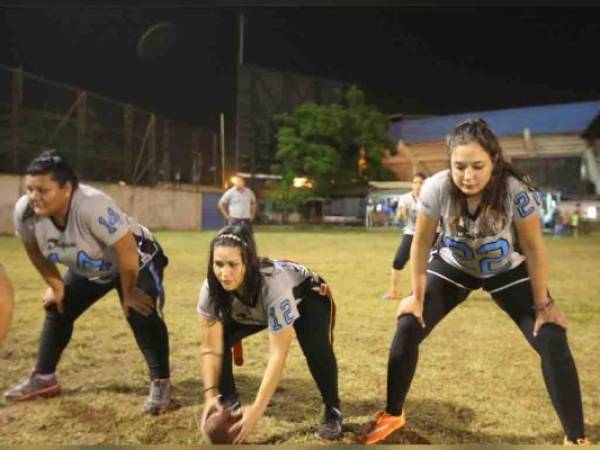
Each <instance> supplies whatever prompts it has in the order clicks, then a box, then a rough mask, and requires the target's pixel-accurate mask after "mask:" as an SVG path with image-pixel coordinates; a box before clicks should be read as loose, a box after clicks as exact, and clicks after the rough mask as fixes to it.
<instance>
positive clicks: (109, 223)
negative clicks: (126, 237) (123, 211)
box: [98, 207, 123, 234]
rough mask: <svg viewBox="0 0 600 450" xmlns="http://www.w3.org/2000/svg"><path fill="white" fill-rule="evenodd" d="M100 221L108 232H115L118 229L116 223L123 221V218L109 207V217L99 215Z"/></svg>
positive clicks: (119, 223)
mask: <svg viewBox="0 0 600 450" xmlns="http://www.w3.org/2000/svg"><path fill="white" fill-rule="evenodd" d="M98 223H99V224H100V225H102V226H104V227H106V230H107V231H108V234H115V233H116V231H117V227H116V225H121V224H122V223H123V218H122V217H121V216H120V215H119V214H118V213H117V212H116V211H115V210H114V209H112V208H111V207H109V208H108V219H105V218H104V217H98Z"/></svg>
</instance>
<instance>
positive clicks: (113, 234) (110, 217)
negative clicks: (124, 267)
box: [13, 184, 154, 280]
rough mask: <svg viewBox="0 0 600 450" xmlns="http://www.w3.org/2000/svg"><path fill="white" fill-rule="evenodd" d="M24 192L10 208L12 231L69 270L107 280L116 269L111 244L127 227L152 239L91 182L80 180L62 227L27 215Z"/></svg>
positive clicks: (116, 260) (114, 273)
mask: <svg viewBox="0 0 600 450" xmlns="http://www.w3.org/2000/svg"><path fill="white" fill-rule="evenodd" d="M28 204H29V202H28V199H27V195H24V196H22V197H21V198H20V199H19V200H18V201H17V203H16V205H15V209H14V217H13V219H14V223H15V229H16V234H17V236H19V237H20V238H21V239H22V240H23V241H24V242H37V245H38V247H39V248H40V251H41V252H42V254H43V255H44V256H45V257H46V258H47V259H48V260H49V261H50V262H52V263H55V264H56V263H60V264H63V265H65V266H67V267H68V268H69V269H70V270H71V271H73V273H75V274H76V275H80V276H82V277H86V278H88V279H91V280H100V279H103V280H108V279H111V278H112V277H113V276H114V275H116V274H117V273H118V272H119V267H118V259H117V254H116V252H115V251H114V250H113V249H112V247H111V246H112V245H113V244H114V243H115V242H117V241H118V240H119V239H121V238H122V237H123V236H125V234H126V233H127V232H128V231H131V232H132V233H133V234H134V235H137V236H140V237H143V238H145V239H146V240H154V238H153V237H152V234H151V233H150V232H149V231H148V230H147V229H146V228H145V227H142V226H141V225H139V224H138V223H137V222H136V221H134V220H132V219H130V218H129V217H128V216H127V215H126V214H124V213H123V212H122V211H121V210H120V209H119V207H118V206H117V204H116V203H115V201H114V200H113V199H112V198H110V197H109V196H108V195H106V194H105V193H104V192H102V191H99V190H98V189H95V188H93V187H91V186H87V185H85V184H80V185H79V187H78V188H77V189H76V190H75V192H74V193H73V198H72V199H71V207H70V209H69V216H68V218H67V224H66V226H65V228H64V230H61V229H59V228H57V227H56V225H54V223H53V222H52V220H51V219H50V218H48V217H37V216H35V215H33V214H32V215H30V216H29V217H27V218H24V217H23V216H24V214H25V211H26V209H27V207H28Z"/></svg>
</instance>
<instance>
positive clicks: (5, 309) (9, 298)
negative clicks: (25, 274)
mask: <svg viewBox="0 0 600 450" xmlns="http://www.w3.org/2000/svg"><path fill="white" fill-rule="evenodd" d="M14 308H15V299H14V292H13V288H12V285H11V283H10V280H9V279H8V277H7V276H6V274H5V273H4V268H3V267H2V264H0V342H2V339H4V336H6V333H7V332H8V327H9V326H10V321H11V319H12V314H13V310H14Z"/></svg>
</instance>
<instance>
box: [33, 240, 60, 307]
mask: <svg viewBox="0 0 600 450" xmlns="http://www.w3.org/2000/svg"><path fill="white" fill-rule="evenodd" d="M23 245H24V246H25V251H26V252H27V256H28V257H29V260H30V261H31V263H32V264H33V266H34V267H35V268H36V270H37V271H38V272H39V274H40V275H41V276H42V278H43V279H44V281H45V282H46V284H47V285H48V286H49V287H50V289H49V290H48V291H47V292H46V294H44V304H45V305H48V303H56V309H57V310H58V312H59V313H61V314H62V313H63V312H64V308H63V297H64V295H65V284H64V282H63V279H62V277H61V276H60V272H59V271H58V268H57V267H56V265H54V264H53V263H51V262H50V261H48V260H47V259H46V258H45V257H44V255H42V252H41V251H40V248H39V247H38V244H37V242H35V241H33V242H24V243H23ZM50 291H51V292H50Z"/></svg>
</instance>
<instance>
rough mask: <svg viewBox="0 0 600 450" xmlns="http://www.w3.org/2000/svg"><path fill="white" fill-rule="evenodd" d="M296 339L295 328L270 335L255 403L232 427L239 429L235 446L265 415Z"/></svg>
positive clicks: (248, 407) (288, 328)
mask: <svg viewBox="0 0 600 450" xmlns="http://www.w3.org/2000/svg"><path fill="white" fill-rule="evenodd" d="M293 337H294V329H293V327H287V328H285V329H284V330H282V331H281V332H279V333H269V360H268V362H267V368H266V369H265V373H264V375H263V378H262V381H261V383H260V387H259V389H258V392H257V394H256V398H255V399H254V403H252V404H251V405H249V406H247V407H245V408H244V411H243V416H242V419H241V420H240V421H239V422H238V423H237V424H236V425H234V426H233V427H232V430H235V429H239V430H240V432H239V434H238V436H237V437H236V439H235V441H234V444H239V443H241V442H243V441H244V439H246V437H247V436H248V434H250V433H251V432H252V430H253V429H254V427H255V426H256V424H257V423H258V421H259V420H260V418H261V417H262V415H263V414H264V412H265V410H266V409H267V406H268V404H269V401H270V400H271V397H272V396H273V393H274V392H275V389H276V388H277V385H278V384H279V380H280V379H281V374H282V373H283V368H284V366H285V360H286V358H287V354H288V350H289V348H290V345H291V342H292V339H293Z"/></svg>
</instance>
